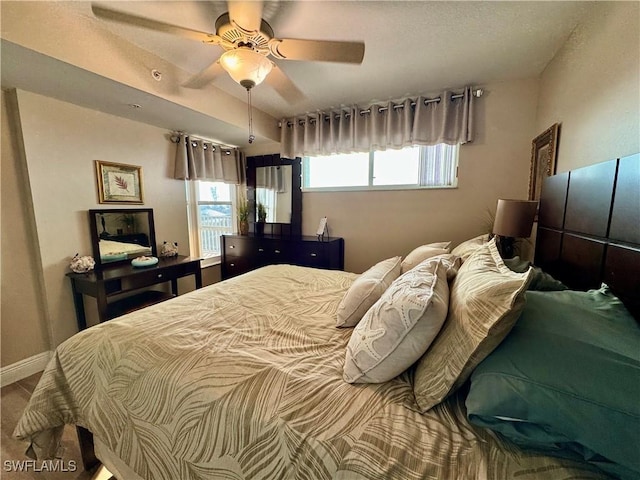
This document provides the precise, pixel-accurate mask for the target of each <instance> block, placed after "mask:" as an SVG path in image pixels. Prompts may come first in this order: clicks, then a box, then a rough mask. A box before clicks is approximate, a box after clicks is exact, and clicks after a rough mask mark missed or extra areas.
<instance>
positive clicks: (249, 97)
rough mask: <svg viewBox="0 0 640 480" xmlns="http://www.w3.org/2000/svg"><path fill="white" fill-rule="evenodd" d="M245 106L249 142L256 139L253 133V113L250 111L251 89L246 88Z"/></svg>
mask: <svg viewBox="0 0 640 480" xmlns="http://www.w3.org/2000/svg"><path fill="white" fill-rule="evenodd" d="M247 98H248V101H247V106H248V107H249V111H248V114H249V143H253V141H254V140H255V139H256V137H255V135H254V134H253V115H252V113H251V89H250V88H247Z"/></svg>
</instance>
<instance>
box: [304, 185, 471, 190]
mask: <svg viewBox="0 0 640 480" xmlns="http://www.w3.org/2000/svg"><path fill="white" fill-rule="evenodd" d="M454 188H458V185H457V183H456V185H437V186H420V185H375V186H359V187H302V191H303V192H373V191H398V190H450V189H454Z"/></svg>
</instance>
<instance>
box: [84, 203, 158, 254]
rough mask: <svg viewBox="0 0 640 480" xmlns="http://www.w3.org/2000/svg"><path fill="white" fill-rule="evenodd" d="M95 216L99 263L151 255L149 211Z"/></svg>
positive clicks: (97, 214)
mask: <svg viewBox="0 0 640 480" xmlns="http://www.w3.org/2000/svg"><path fill="white" fill-rule="evenodd" d="M94 215H95V225H96V229H97V232H96V233H97V237H98V248H99V251H100V263H109V262H117V261H121V260H127V259H130V258H135V257H138V256H141V255H152V252H153V249H152V248H151V223H150V221H149V213H148V212H145V211H143V212H141V211H130V212H129V211H126V210H125V211H123V210H120V211H114V212H109V211H100V212H96V213H94Z"/></svg>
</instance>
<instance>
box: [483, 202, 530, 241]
mask: <svg viewBox="0 0 640 480" xmlns="http://www.w3.org/2000/svg"><path fill="white" fill-rule="evenodd" d="M537 209H538V202H537V201H529V200H505V199H502V198H501V199H499V200H498V207H497V208H496V218H495V220H494V222H493V233H494V234H496V235H500V236H502V237H513V238H527V237H529V236H531V228H532V227H533V220H534V218H535V216H536V210H537Z"/></svg>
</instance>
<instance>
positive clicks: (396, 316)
mask: <svg viewBox="0 0 640 480" xmlns="http://www.w3.org/2000/svg"><path fill="white" fill-rule="evenodd" d="M448 305H449V285H448V283H447V265H445V263H444V262H443V261H442V259H441V258H440V257H436V258H431V259H428V260H425V261H424V262H422V263H421V264H420V265H418V266H417V267H415V268H413V269H411V270H410V271H409V272H407V273H405V274H404V275H402V276H401V277H400V278H398V279H396V280H395V281H394V282H393V283H392V284H391V286H390V287H389V288H388V289H387V291H386V292H384V294H383V295H382V297H381V298H380V300H378V301H377V302H376V303H375V305H373V307H371V309H369V311H368V312H367V313H366V314H365V316H364V318H363V319H362V321H360V323H358V325H357V326H356V328H355V329H354V330H353V333H352V334H351V339H350V340H349V344H348V345H347V352H346V358H345V363H344V372H343V378H344V380H345V381H346V382H348V383H382V382H386V381H389V380H391V379H392V378H394V377H396V376H398V375H399V374H401V373H402V372H404V371H405V370H406V369H407V368H409V367H410V366H411V365H413V364H414V363H415V362H416V360H418V359H419V358H420V357H421V356H422V354H423V353H424V352H425V351H426V350H427V348H428V347H429V345H430V344H431V342H432V341H433V339H434V338H435V337H436V335H437V334H438V332H439V331H440V328H441V327H442V324H443V323H444V319H445V318H446V316H447V308H448Z"/></svg>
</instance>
